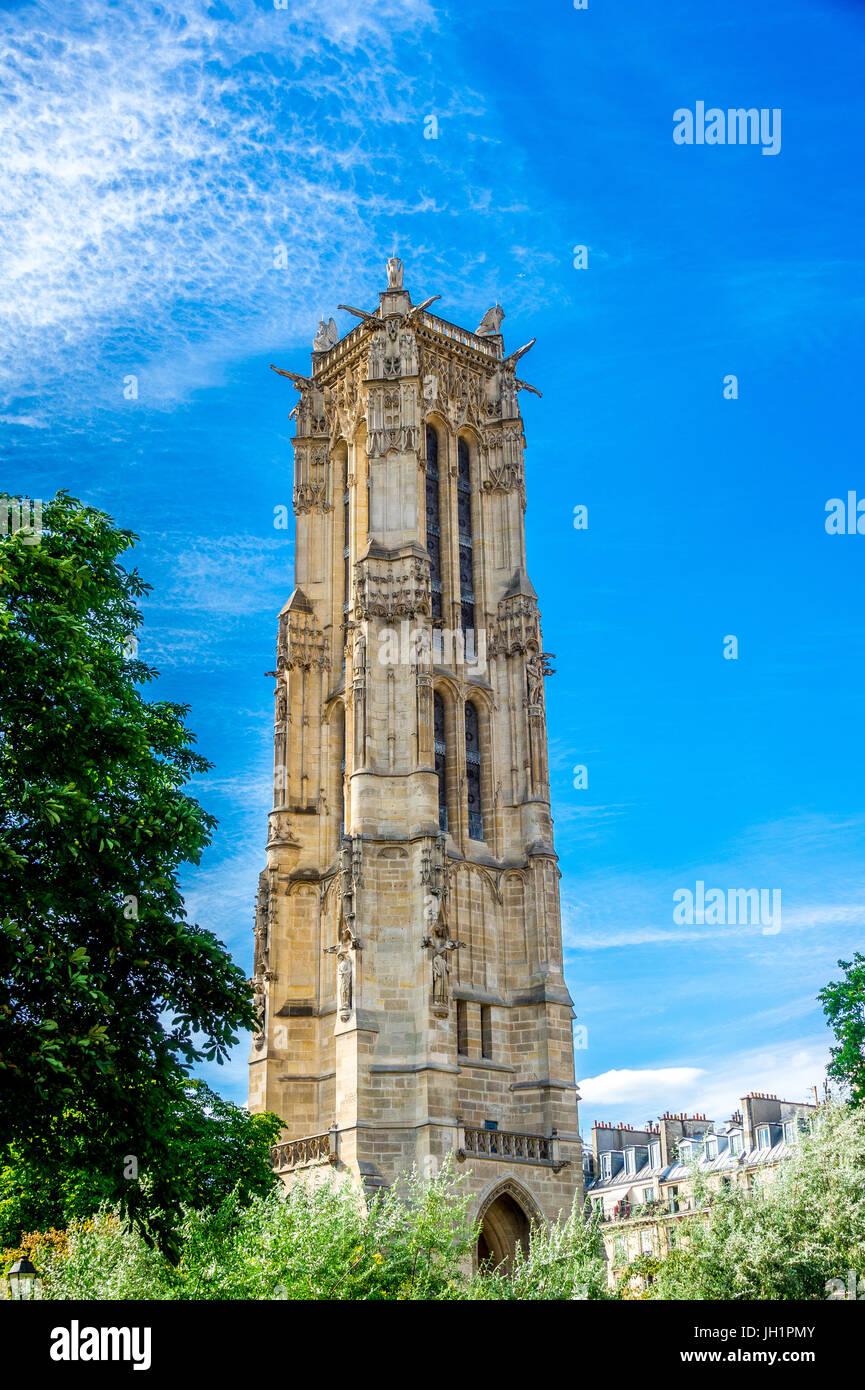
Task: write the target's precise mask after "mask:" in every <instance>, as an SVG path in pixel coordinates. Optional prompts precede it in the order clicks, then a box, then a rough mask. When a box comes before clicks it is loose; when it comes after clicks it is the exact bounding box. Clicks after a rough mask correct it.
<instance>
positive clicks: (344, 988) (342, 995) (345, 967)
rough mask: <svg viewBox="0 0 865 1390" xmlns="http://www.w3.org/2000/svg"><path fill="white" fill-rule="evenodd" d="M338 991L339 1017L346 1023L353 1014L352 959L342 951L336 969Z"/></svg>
mask: <svg viewBox="0 0 865 1390" xmlns="http://www.w3.org/2000/svg"><path fill="white" fill-rule="evenodd" d="M336 990H337V997H338V1001H339V1016H340V1018H341V1019H342V1021H343V1023H345V1021H346V1019H347V1018H348V1016H349V1014H350V1013H351V957H350V956H349V954H348V952H347V951H341V952H340V955H339V964H338V966H337V967H336Z"/></svg>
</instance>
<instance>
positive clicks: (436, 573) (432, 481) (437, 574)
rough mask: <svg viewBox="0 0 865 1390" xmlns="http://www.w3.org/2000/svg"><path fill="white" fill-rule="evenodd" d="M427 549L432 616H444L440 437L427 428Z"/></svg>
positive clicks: (430, 428)
mask: <svg viewBox="0 0 865 1390" xmlns="http://www.w3.org/2000/svg"><path fill="white" fill-rule="evenodd" d="M426 548H427V551H428V553H429V570H430V586H431V589H432V615H433V617H434V618H440V617H441V615H442V530H441V516H440V512H439V437H438V435H437V434H436V432H435V430H434V429H433V427H432V425H427V427H426Z"/></svg>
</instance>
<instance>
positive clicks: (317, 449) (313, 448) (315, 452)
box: [294, 440, 330, 513]
mask: <svg viewBox="0 0 865 1390" xmlns="http://www.w3.org/2000/svg"><path fill="white" fill-rule="evenodd" d="M328 473H329V456H328V449H327V444H326V443H325V442H324V441H323V440H322V441H321V442H320V443H316V442H311V441H309V440H299V441H298V440H295V441H294V510H295V512H297V513H301V512H309V511H312V510H313V509H318V510H319V511H323V512H326V511H329V510H330V505H329V503H328V496H327V494H328Z"/></svg>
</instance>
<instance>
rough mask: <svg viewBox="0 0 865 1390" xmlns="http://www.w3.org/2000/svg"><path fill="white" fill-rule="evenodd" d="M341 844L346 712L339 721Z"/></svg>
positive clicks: (343, 823)
mask: <svg viewBox="0 0 865 1390" xmlns="http://www.w3.org/2000/svg"><path fill="white" fill-rule="evenodd" d="M339 808H340V811H339V816H340V819H339V842H340V844H342V837H343V835H344V834H345V712H343V715H342V718H341V719H340V721H339Z"/></svg>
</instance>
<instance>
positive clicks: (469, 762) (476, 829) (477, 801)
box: [466, 700, 484, 840]
mask: <svg viewBox="0 0 865 1390" xmlns="http://www.w3.org/2000/svg"><path fill="white" fill-rule="evenodd" d="M466 788H467V790H468V802H469V839H470V840H482V839H483V838H484V822H483V816H482V814H481V746H480V730H479V721H478V712H477V708H476V706H475V705H473V704H472V702H471V700H467V701H466Z"/></svg>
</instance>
